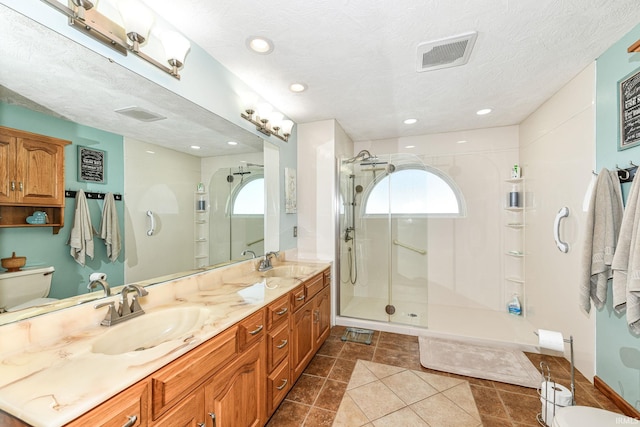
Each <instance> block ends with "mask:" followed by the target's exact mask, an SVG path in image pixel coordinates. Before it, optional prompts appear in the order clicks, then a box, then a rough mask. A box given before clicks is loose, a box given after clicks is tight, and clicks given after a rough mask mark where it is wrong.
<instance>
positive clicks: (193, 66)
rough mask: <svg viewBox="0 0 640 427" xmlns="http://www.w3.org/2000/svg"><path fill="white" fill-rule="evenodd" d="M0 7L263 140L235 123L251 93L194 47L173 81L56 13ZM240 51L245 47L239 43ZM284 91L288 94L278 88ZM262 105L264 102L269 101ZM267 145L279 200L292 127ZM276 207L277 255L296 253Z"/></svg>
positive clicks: (9, 0) (30, 5)
mask: <svg viewBox="0 0 640 427" xmlns="http://www.w3.org/2000/svg"><path fill="white" fill-rule="evenodd" d="M2 3H3V4H5V5H6V6H8V7H10V8H12V9H14V10H16V11H17V12H20V13H22V14H23V15H25V16H27V17H29V18H31V19H33V20H35V21H37V22H40V23H41V24H43V25H45V26H47V27H48V28H50V29H52V30H53V31H56V32H57V33H60V34H62V35H64V36H66V37H68V38H69V39H71V40H74V41H76V42H78V43H79V44H82V45H84V46H86V47H87V48H89V49H91V50H93V51H95V52H97V53H98V54H100V55H103V56H105V57H107V58H111V59H112V60H113V61H115V62H117V63H119V64H121V65H123V66H124V67H126V68H128V69H130V70H132V71H133V72H135V73H137V74H139V75H141V76H144V77H146V78H147V79H149V80H150V81H153V82H155V83H157V84H159V85H161V86H164V87H166V88H167V89H169V90H171V91H173V92H174V93H176V94H178V95H180V96H182V97H184V98H186V99H188V100H190V101H192V102H194V103H196V104H198V105H200V106H201V107H203V108H205V109H207V110H208V111H211V112H212V113H215V114H217V115H218V116H220V117H222V118H224V119H226V120H228V121H229V122H231V123H234V124H236V125H238V126H240V127H241V128H244V129H246V130H248V131H249V132H251V133H253V134H255V135H258V136H260V137H264V135H263V134H261V133H259V132H258V131H256V129H255V126H253V125H251V124H250V123H249V122H247V121H246V120H244V119H242V118H241V117H240V112H241V111H242V110H243V107H244V106H243V100H244V98H245V97H246V95H247V94H249V93H252V92H254V91H252V90H251V88H250V87H249V86H247V84H246V83H245V82H243V81H242V80H240V78H238V77H237V76H236V75H235V74H233V73H231V72H230V71H229V70H227V69H226V68H225V67H224V66H223V65H222V64H221V63H220V62H218V61H217V60H216V59H215V58H213V57H211V56H210V55H208V54H207V53H206V52H205V51H204V50H203V49H201V48H200V47H199V46H198V45H196V44H195V43H193V42H191V50H190V51H189V53H188V55H187V57H186V59H185V66H184V68H183V69H182V70H181V71H180V75H181V77H182V78H181V80H176V79H174V78H173V77H171V76H169V75H168V74H166V73H164V72H162V71H160V70H158V69H157V68H155V67H152V66H149V64H147V63H145V62H144V61H142V60H141V59H140V58H137V57H136V56H135V55H128V56H122V55H120V54H114V51H113V50H111V49H110V48H108V47H106V46H104V45H103V44H101V43H99V42H97V41H95V40H93V39H92V38H90V37H88V36H86V35H84V34H83V33H81V32H79V31H77V30H76V29H73V28H72V27H70V26H69V25H68V24H67V20H66V18H65V17H64V16H63V15H62V14H61V13H60V12H58V11H57V10H55V9H54V8H53V7H51V6H48V5H47V4H45V3H44V2H42V1H24V0H2ZM159 21H160V20H159ZM162 26H163V27H166V28H169V27H171V26H170V25H169V24H167V23H166V22H162ZM178 30H179V29H178ZM240 45H242V46H244V40H243V41H242V42H241V43H240ZM283 90H287V89H286V88H283ZM266 101H267V102H268V100H266ZM283 107H285V106H280V105H274V108H275V109H276V110H278V111H282V112H283V113H284V112H285V111H284V108H283ZM285 115H286V114H285ZM268 141H269V142H271V143H273V144H275V145H276V146H278V147H279V150H280V183H281V195H282V194H284V182H285V181H284V168H296V165H297V127H296V126H294V128H293V131H292V134H291V136H290V137H289V142H288V143H287V142H283V141H280V140H279V139H277V138H268ZM280 201H281V208H282V212H283V214H282V216H281V217H280V249H281V250H285V249H291V248H295V247H297V241H296V239H295V238H293V227H294V226H295V225H296V224H297V222H298V220H297V214H284V197H281V200H280Z"/></svg>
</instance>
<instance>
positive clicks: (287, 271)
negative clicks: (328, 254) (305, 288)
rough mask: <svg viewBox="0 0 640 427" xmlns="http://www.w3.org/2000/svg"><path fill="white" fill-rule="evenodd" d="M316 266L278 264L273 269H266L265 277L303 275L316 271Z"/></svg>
mask: <svg viewBox="0 0 640 427" xmlns="http://www.w3.org/2000/svg"><path fill="white" fill-rule="evenodd" d="M316 270H317V269H316V268H315V267H309V266H307V265H278V266H276V267H273V268H272V269H271V270H268V271H265V272H264V273H263V275H264V276H265V277H303V276H308V275H309V274H311V273H313V272H315V271H316Z"/></svg>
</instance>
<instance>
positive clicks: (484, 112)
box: [476, 108, 491, 116]
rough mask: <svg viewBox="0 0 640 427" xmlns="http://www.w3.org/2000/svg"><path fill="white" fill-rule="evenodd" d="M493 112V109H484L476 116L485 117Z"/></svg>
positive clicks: (477, 112)
mask: <svg viewBox="0 0 640 427" xmlns="http://www.w3.org/2000/svg"><path fill="white" fill-rule="evenodd" d="M490 112H491V108H483V109H482V110H478V111H476V114H477V115H479V116H484V115H485V114H489V113H490Z"/></svg>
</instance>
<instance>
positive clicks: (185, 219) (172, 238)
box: [124, 138, 200, 283]
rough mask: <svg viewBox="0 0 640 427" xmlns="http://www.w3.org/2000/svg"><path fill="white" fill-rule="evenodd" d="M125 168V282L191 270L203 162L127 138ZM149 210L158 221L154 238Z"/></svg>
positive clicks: (193, 262)
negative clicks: (150, 232) (150, 228)
mask: <svg viewBox="0 0 640 427" xmlns="http://www.w3.org/2000/svg"><path fill="white" fill-rule="evenodd" d="M148 151H153V154H151V153H149V152H148ZM124 166H125V167H124V170H125V176H124V195H125V197H124V200H125V221H124V222H125V233H124V235H125V244H124V247H125V248H126V252H125V256H126V260H125V272H124V275H125V283H131V282H136V281H140V280H144V279H148V278H150V277H158V276H162V275H165V274H170V273H175V272H178V271H186V270H190V269H192V268H193V267H194V264H195V259H194V215H195V192H196V187H197V185H198V182H199V181H200V159H199V158H198V157H194V156H190V155H188V154H184V153H179V152H177V151H173V150H168V149H165V148H162V147H159V146H157V145H151V144H147V143H145V142H140V141H137V140H134V139H130V138H127V139H126V140H125V142H124ZM148 210H151V211H152V212H153V213H154V216H155V218H156V226H157V228H156V232H155V233H154V235H153V236H147V230H148V228H149V221H148V218H147V215H146V212H147V211H148Z"/></svg>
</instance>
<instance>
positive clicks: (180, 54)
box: [42, 0, 191, 80]
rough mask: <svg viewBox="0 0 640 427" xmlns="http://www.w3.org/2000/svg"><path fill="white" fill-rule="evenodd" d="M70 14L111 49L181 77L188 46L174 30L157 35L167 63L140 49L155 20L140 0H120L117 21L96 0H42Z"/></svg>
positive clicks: (71, 21) (80, 27)
mask: <svg viewBox="0 0 640 427" xmlns="http://www.w3.org/2000/svg"><path fill="white" fill-rule="evenodd" d="M42 1H44V2H45V3H47V4H48V5H50V6H52V7H54V8H55V9H57V10H58V11H59V12H62V13H63V14H65V15H66V16H67V17H68V18H69V25H71V26H72V27H74V28H76V29H77V30H78V31H82V32H84V33H85V34H87V35H89V36H91V37H93V38H94V39H96V40H98V41H100V42H101V43H104V44H105V45H107V46H109V47H110V48H112V49H113V50H115V51H117V52H119V53H121V54H122V55H125V56H126V55H127V54H128V52H131V53H133V54H135V55H136V56H138V57H139V58H142V59H144V60H145V61H147V62H148V63H150V64H152V65H154V66H155V67H157V68H159V69H161V70H162V71H164V72H165V73H168V74H170V75H172V76H173V77H175V78H176V79H178V80H180V74H179V73H178V70H179V69H180V68H181V67H182V66H183V64H184V58H185V56H186V55H187V52H188V51H189V49H190V48H191V44H190V43H189V41H188V40H187V39H186V38H185V37H184V36H183V35H181V34H179V33H177V32H175V31H166V32H164V33H162V34H161V35H160V36H159V37H160V39H161V42H162V45H163V47H164V49H165V54H166V55H165V56H166V60H167V63H168V65H165V64H163V63H161V62H160V61H158V60H156V59H154V58H152V57H151V56H149V55H147V54H145V53H144V52H142V51H141V50H140V46H141V45H142V44H144V43H145V42H146V41H147V40H148V39H149V37H150V32H151V27H152V26H153V23H154V21H155V16H154V14H153V12H152V11H151V10H150V9H148V8H147V7H146V6H144V5H143V4H142V3H141V2H140V1H139V0H120V1H118V2H117V7H118V11H119V12H120V15H121V17H122V22H123V25H120V24H118V23H116V22H114V21H112V20H111V19H109V18H107V17H106V16H105V15H103V14H101V13H100V12H98V11H97V10H96V7H95V5H96V4H97V2H98V1H97V0H68V1H69V3H68V6H65V5H64V4H62V3H60V2H59V1H57V0H42Z"/></svg>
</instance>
